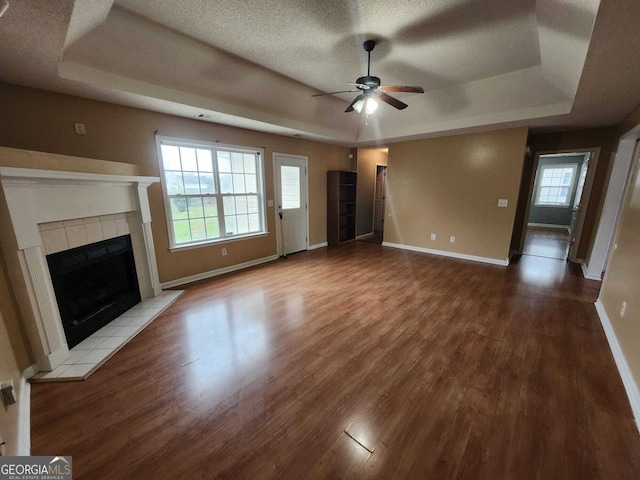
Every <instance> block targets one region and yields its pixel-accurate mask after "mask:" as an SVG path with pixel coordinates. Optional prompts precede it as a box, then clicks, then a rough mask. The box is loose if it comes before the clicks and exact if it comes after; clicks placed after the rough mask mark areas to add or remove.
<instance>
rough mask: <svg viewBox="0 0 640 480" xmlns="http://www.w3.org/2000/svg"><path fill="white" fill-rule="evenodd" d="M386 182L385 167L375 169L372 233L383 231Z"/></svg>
mask: <svg viewBox="0 0 640 480" xmlns="http://www.w3.org/2000/svg"><path fill="white" fill-rule="evenodd" d="M386 180H387V167H383V166H380V165H378V167H377V168H376V192H375V197H374V201H373V231H374V232H382V231H383V230H384V200H385V184H386Z"/></svg>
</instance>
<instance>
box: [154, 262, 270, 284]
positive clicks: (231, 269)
mask: <svg viewBox="0 0 640 480" xmlns="http://www.w3.org/2000/svg"><path fill="white" fill-rule="evenodd" d="M278 258H279V257H278V255H271V256H269V257H263V258H258V259H256V260H250V261H248V262H244V263H238V264H237V265H231V266H229V267H224V268H218V269H217V270H210V271H208V272H202V273H198V274H196V275H190V276H188V277H183V278H177V279H176V280H169V281H168V282H164V283H161V284H160V285H161V286H162V288H171V287H177V286H178V285H184V284H185V283H191V282H197V281H198V280H205V279H207V278H211V277H217V276H218V275H224V274H225V273H231V272H235V271H236V270H242V269H243V268H249V267H254V266H256V265H261V264H263V263H267V262H271V261H273V260H277V259H278Z"/></svg>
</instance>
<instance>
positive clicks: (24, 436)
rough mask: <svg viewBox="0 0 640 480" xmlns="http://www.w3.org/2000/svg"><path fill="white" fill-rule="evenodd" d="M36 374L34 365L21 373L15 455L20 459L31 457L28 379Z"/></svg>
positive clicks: (29, 388)
mask: <svg viewBox="0 0 640 480" xmlns="http://www.w3.org/2000/svg"><path fill="white" fill-rule="evenodd" d="M36 373H38V367H37V366H36V365H35V364H34V365H31V366H30V367H29V368H27V369H26V370H25V371H24V372H22V376H21V377H20V392H19V395H18V444H17V445H16V450H17V454H18V455H19V456H21V457H26V456H29V455H31V384H30V383H29V379H30V378H31V377H33V376H34V375H35V374H36Z"/></svg>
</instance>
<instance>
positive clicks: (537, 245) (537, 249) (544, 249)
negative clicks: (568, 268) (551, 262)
mask: <svg viewBox="0 0 640 480" xmlns="http://www.w3.org/2000/svg"><path fill="white" fill-rule="evenodd" d="M526 235H527V236H526V238H525V241H524V248H523V249H522V252H523V254H524V255H534V256H536V257H547V258H557V259H559V260H566V258H567V253H568V250H569V242H570V241H571V235H570V234H569V232H568V231H567V230H566V229H564V230H563V229H559V228H545V227H527V232H526Z"/></svg>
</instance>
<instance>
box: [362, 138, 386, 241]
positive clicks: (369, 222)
mask: <svg viewBox="0 0 640 480" xmlns="http://www.w3.org/2000/svg"><path fill="white" fill-rule="evenodd" d="M386 164H387V149H386V148H358V153H357V168H356V170H357V172H358V190H357V194H358V199H357V202H356V204H357V210H356V235H364V234H366V233H371V232H373V200H374V196H375V188H376V166H378V165H386Z"/></svg>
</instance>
